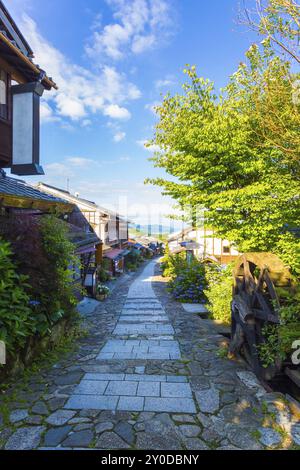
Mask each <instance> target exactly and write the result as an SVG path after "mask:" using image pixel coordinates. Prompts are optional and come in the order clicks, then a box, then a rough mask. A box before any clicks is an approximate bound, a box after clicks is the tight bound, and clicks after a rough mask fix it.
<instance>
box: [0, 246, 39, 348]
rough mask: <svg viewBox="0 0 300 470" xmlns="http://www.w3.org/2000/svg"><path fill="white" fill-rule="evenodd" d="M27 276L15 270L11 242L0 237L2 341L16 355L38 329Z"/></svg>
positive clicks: (0, 338) (0, 323) (0, 336)
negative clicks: (32, 309)
mask: <svg viewBox="0 0 300 470" xmlns="http://www.w3.org/2000/svg"><path fill="white" fill-rule="evenodd" d="M25 288H28V284H27V278H26V277H25V276H23V275H19V274H17V272H16V266H15V265H14V263H13V261H12V251H11V247H10V244H9V243H8V242H5V241H3V240H2V239H0V340H2V341H4V342H5V343H6V347H7V350H8V352H9V353H10V354H11V355H13V354H14V352H15V350H16V349H17V348H23V347H24V346H25V343H26V339H27V337H28V336H30V335H32V334H34V332H35V320H34V318H33V315H32V311H31V309H30V307H29V296H28V294H27V293H26V292H25Z"/></svg>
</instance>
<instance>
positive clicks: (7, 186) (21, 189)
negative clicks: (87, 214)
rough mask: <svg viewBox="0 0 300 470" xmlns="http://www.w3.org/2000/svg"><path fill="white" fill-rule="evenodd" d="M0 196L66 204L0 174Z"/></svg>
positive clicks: (20, 181) (26, 184) (22, 182)
mask: <svg viewBox="0 0 300 470" xmlns="http://www.w3.org/2000/svg"><path fill="white" fill-rule="evenodd" d="M0 194H8V195H11V196H19V197H22V198H29V199H34V200H39V201H47V202H52V203H53V202H54V203H58V204H66V201H65V200H63V199H60V198H58V197H54V196H51V194H47V193H44V192H42V191H40V190H39V189H36V188H35V187H33V186H31V185H30V184H28V183H26V182H25V181H22V180H18V179H16V178H10V177H8V176H3V175H1V173H0Z"/></svg>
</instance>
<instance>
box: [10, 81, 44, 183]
mask: <svg viewBox="0 0 300 470" xmlns="http://www.w3.org/2000/svg"><path fill="white" fill-rule="evenodd" d="M11 90H12V100H13V132H12V134H13V137H12V140H13V142H12V144H13V152H12V167H11V172H12V173H13V174H15V175H43V174H44V171H43V168H42V167H41V166H40V164H39V163H40V97H41V96H42V95H43V92H44V87H43V85H42V84H41V83H40V82H33V83H27V84H24V85H14V86H12V88H11Z"/></svg>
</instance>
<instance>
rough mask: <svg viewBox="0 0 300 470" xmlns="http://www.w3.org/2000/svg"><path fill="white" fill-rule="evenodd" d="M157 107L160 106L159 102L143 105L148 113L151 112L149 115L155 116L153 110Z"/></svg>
mask: <svg viewBox="0 0 300 470" xmlns="http://www.w3.org/2000/svg"><path fill="white" fill-rule="evenodd" d="M157 106H161V102H160V101H154V102H153V103H148V104H146V105H145V109H147V110H148V111H151V113H153V114H154V115H155V116H156V115H157V114H156V110H155V108H156V107H157Z"/></svg>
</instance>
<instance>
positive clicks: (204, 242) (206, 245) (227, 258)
mask: <svg viewBox="0 0 300 470" xmlns="http://www.w3.org/2000/svg"><path fill="white" fill-rule="evenodd" d="M168 246H169V249H170V252H171V253H174V254H175V253H180V252H182V251H192V252H193V254H194V255H195V256H196V257H197V258H198V259H200V260H205V259H211V260H212V261H216V262H218V263H220V264H229V263H231V262H232V261H235V260H236V259H237V257H238V256H239V255H240V253H239V252H238V251H237V249H236V248H235V247H234V245H233V244H232V243H230V242H229V241H228V240H222V239H221V238H218V237H216V236H215V234H214V231H213V230H210V229H206V228H192V227H188V228H186V229H184V230H182V231H181V232H178V233H175V234H173V235H172V236H171V237H169V239H168Z"/></svg>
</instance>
